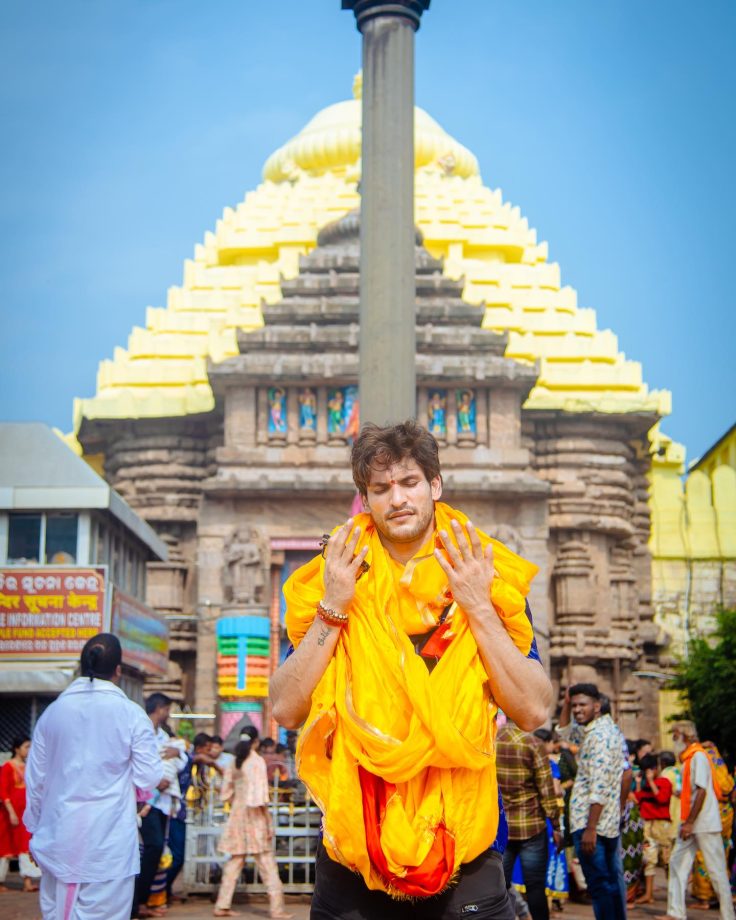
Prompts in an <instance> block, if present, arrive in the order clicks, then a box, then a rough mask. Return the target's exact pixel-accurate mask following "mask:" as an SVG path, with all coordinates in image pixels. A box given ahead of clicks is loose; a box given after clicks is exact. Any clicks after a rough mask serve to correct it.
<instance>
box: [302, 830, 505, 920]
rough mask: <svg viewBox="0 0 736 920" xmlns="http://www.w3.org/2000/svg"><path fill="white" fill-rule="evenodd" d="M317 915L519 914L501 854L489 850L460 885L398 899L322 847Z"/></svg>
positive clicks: (434, 918)
mask: <svg viewBox="0 0 736 920" xmlns="http://www.w3.org/2000/svg"><path fill="white" fill-rule="evenodd" d="M310 917H311V920H409V918H421V920H461V918H462V920H514V906H513V902H512V901H511V898H510V897H509V893H508V891H507V890H506V881H505V879H504V875H503V865H502V863H501V854H500V853H496V852H493V851H491V850H486V852H485V853H481V854H480V856H478V857H476V858H475V859H474V860H473V861H472V862H469V863H466V864H465V865H464V866H463V867H462V868H461V870H460V878H459V880H458V882H457V884H456V885H453V886H452V887H451V888H449V889H448V890H447V891H445V892H443V893H442V894H440V895H436V896H435V897H432V898H423V899H421V900H414V901H396V900H394V899H393V898H390V897H389V896H388V895H387V894H386V893H385V892H383V891H371V890H370V889H368V888H366V886H365V882H364V881H363V879H362V878H361V876H359V875H357V874H356V873H355V872H351V871H350V870H349V869H346V868H345V866H341V865H340V864H339V863H336V862H334V861H333V860H331V859H330V857H329V856H328V855H327V853H326V851H325V849H324V847H323V846H322V844H320V845H319V849H318V850H317V859H316V880H315V885H314V894H313V895H312V910H311V913H310Z"/></svg>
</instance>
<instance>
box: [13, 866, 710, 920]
mask: <svg viewBox="0 0 736 920" xmlns="http://www.w3.org/2000/svg"><path fill="white" fill-rule="evenodd" d="M657 872H658V876H657V884H656V887H655V892H654V897H655V903H654V905H652V906H649V905H647V906H646V907H635V908H629V917H630V918H631V920H652V918H653V917H654V915H655V914H663V913H664V912H665V910H666V909H667V891H666V888H665V878H664V872H663V871H662V870H661V869H659V870H657ZM5 884H6V885H7V886H8V888H10V889H11V890H10V891H8V892H5V893H2V892H0V920H41V911H40V910H39V909H38V896H37V895H35V894H24V893H23V892H22V891H21V890H20V888H21V885H20V879H19V878H18V876H17V874H14V873H13V874H9V876H8V878H7V880H6V882H5ZM286 903H287V910H288V911H289V913H291V914H293V915H294V920H307V918H308V917H309V897H307V896H306V895H294V896H292V897H289V896H287V898H286ZM212 907H213V904H212V901H211V900H210V898H209V897H205V896H201V895H193V896H192V897H190V898H189V900H188V901H187V902H186V903H184V904H177V905H176V906H175V907H172V908H171V910H169V911H168V912H167V917H169V918H171V920H179V918H181V920H210V918H211V917H212ZM233 909H234V910H237V911H240V913H241V917H242V920H268V916H269V914H268V901H267V899H266V897H265V896H262V895H253V896H252V897H250V898H249V897H248V896H247V895H246V894H238V895H237V896H236V899H235V903H234V904H233ZM550 917H551V920H593V911H592V909H591V907H590V906H589V905H588V904H573V903H568V902H565V906H564V909H563V911H562V913H556V912H554V911H553V912H552V913H551V915H550ZM688 918H689V920H709V918H710V920H718V912H717V911H702V910H690V911H689V912H688Z"/></svg>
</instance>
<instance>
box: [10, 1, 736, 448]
mask: <svg viewBox="0 0 736 920" xmlns="http://www.w3.org/2000/svg"><path fill="white" fill-rule="evenodd" d="M3 20H4V22H3V26H4V28H3V30H2V34H1V35H0V117H1V118H2V127H3V131H2V134H3V140H2V143H1V144H0V182H2V189H3V193H2V196H0V243H1V245H0V279H2V293H3V296H2V326H3V340H4V348H3V361H2V364H1V367H2V370H1V371H0V375H1V376H0V418H2V419H5V420H19V419H29V420H30V419H33V420H41V421H45V422H48V423H49V424H52V425H56V426H58V427H60V428H62V429H64V430H69V429H70V428H71V417H72V416H71V412H72V399H73V397H74V396H91V395H93V394H94V391H95V375H96V370H97V364H98V362H99V360H101V359H102V358H105V357H110V356H111V355H112V352H113V349H114V347H115V346H116V345H122V346H125V345H126V343H127V337H128V333H129V332H130V329H131V327H132V326H133V325H136V324H137V325H142V324H143V323H144V321H145V308H146V306H147V305H154V306H157V305H164V304H165V301H166V289H167V288H168V287H169V286H170V285H172V284H177V283H179V282H180V281H181V272H182V262H183V260H184V259H185V258H187V257H189V256H191V254H192V251H193V247H194V244H195V243H196V242H199V241H200V240H201V239H202V237H203V235H204V233H205V231H206V230H208V229H211V228H213V226H214V223H215V221H216V220H217V218H218V217H219V216H220V215H221V212H222V209H223V208H224V207H226V206H233V205H235V204H237V202H238V201H240V200H241V199H242V197H243V196H244V194H245V192H246V191H248V190H249V189H252V188H254V187H255V186H256V185H257V183H258V182H259V181H260V176H261V169H262V166H263V163H264V162H265V160H266V158H267V156H268V155H269V154H270V153H271V152H272V151H273V150H274V149H275V148H276V147H278V146H280V145H281V144H282V143H284V141H286V140H287V139H288V138H289V137H291V136H292V135H293V134H295V133H296V132H297V131H298V130H299V129H300V128H301V127H302V126H303V125H304V124H305V123H306V122H307V121H308V120H309V119H310V118H311V117H312V115H313V114H314V113H315V112H316V111H317V110H319V109H320V108H323V107H324V106H326V105H328V104H330V103H332V102H336V101H339V100H340V99H344V98H348V97H349V96H350V91H351V84H352V78H353V74H354V73H355V71H356V70H357V68H358V66H359V62H360V36H359V34H358V32H357V31H356V30H355V26H354V20H353V17H352V14H349V13H344V12H341V11H340V3H339V0H279V2H276V0H272V2H270V3H263V2H256V0H212V2H210V3H208V4H202V3H197V2H194V0H65V2H64V3H59V2H56V0H34V2H33V3H29V2H27V0H5V2H4V4H3ZM416 61H417V74H416V96H417V103H418V104H419V105H421V106H422V107H424V108H426V109H427V110H428V112H429V113H430V114H431V115H432V116H433V117H434V118H436V119H437V120H438V121H439V122H440V124H442V125H443V127H444V128H445V129H446V130H448V131H449V132H450V133H451V134H453V135H454V136H455V137H457V138H458V140H460V141H461V142H462V143H464V144H465V145H466V146H468V147H469V148H470V149H471V150H472V151H473V152H474V153H475V154H476V156H477V157H478V160H479V163H480V167H481V171H482V174H483V178H484V180H485V182H486V184H487V185H489V186H491V187H492V188H497V187H500V188H501V189H502V190H503V192H504V196H505V198H507V199H508V200H510V201H511V202H513V203H514V204H516V205H519V206H520V208H521V209H522V212H523V213H524V215H525V216H526V217H527V218H528V220H529V222H530V224H531V225H532V226H534V227H536V228H537V230H538V233H539V238H540V239H545V240H547V241H548V242H549V247H550V258H551V259H552V260H554V261H557V262H559V263H560V265H561V268H562V278H563V282H564V283H566V284H570V285H572V286H573V287H575V288H576V289H577V290H578V294H579V304H580V306H589V307H594V308H595V309H596V310H597V314H598V325H599V328H611V329H613V330H614V332H616V333H617V335H618V336H619V343H620V347H621V349H622V350H623V351H624V352H625V353H626V355H627V357H629V358H631V359H634V360H637V361H641V362H642V364H643V368H644V378H645V380H646V381H647V383H648V384H649V385H650V387H652V388H666V389H670V390H672V392H673V403H674V408H673V414H672V415H671V416H670V418H669V419H668V420H667V421H666V422H665V426H664V427H665V430H666V431H667V433H669V434H670V435H671V436H672V437H674V438H675V439H677V440H680V441H683V442H684V443H685V444H686V445H687V448H688V457H689V458H690V459H692V458H694V457H695V456H697V455H698V454H700V453H702V452H703V451H704V450H706V449H707V448H708V447H709V446H710V445H711V444H712V443H713V441H715V440H716V439H717V438H718V437H719V436H720V435H721V434H722V433H723V432H725V430H726V429H727V428H728V427H729V426H730V425H731V424H732V423H733V421H734V415H735V414H736V413H735V412H734V398H733V395H732V394H733V392H734V384H735V383H736V374H735V372H734V342H736V328H735V323H734V306H735V304H734V293H733V290H734V285H733V280H732V266H733V264H734V252H735V251H736V230H735V229H734V218H733V214H734V213H735V212H736V184H735V183H734V146H735V145H734V142H735V141H736V127H735V121H736V120H735V119H734V99H736V63H734V62H735V61H736V4H735V3H733V0H707V2H705V3H699V4H693V3H686V2H682V0H647V2H640V0H598V2H595V3H593V2H590V0H526V2H524V3H520V2H514V0H432V4H431V7H430V10H429V12H428V13H427V14H425V17H424V19H423V22H422V27H421V30H420V32H419V33H418V36H417V48H416Z"/></svg>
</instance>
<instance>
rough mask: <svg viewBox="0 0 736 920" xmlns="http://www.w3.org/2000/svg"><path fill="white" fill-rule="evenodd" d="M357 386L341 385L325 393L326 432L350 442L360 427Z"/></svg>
mask: <svg viewBox="0 0 736 920" xmlns="http://www.w3.org/2000/svg"><path fill="white" fill-rule="evenodd" d="M359 416H360V402H359V400H358V388H357V387H355V386H352V387H342V388H341V389H338V390H330V391H329V393H328V394H327V432H328V434H330V435H331V436H332V437H333V438H337V439H343V438H344V439H345V440H346V441H350V442H352V440H353V438H355V437H356V436H357V434H358V431H359V428H360V418H359Z"/></svg>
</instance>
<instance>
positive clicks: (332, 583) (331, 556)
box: [323, 518, 368, 613]
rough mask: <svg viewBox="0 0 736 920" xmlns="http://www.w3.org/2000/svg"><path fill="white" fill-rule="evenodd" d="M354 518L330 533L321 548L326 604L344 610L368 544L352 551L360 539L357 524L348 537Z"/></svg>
mask: <svg viewBox="0 0 736 920" xmlns="http://www.w3.org/2000/svg"><path fill="white" fill-rule="evenodd" d="M352 526H353V519H352V518H350V519H349V520H348V521H346V522H345V523H344V524H343V525H342V527H341V528H340V529H339V530H338V531H337V532H336V533H334V534H333V535H332V537H330V539H329V540H328V541H327V546H326V547H325V550H324V556H325V571H324V586H325V596H324V600H323V603H324V605H325V607H328V608H330V609H331V610H336V611H337V612H338V613H345V611H346V610H347V608H348V607H349V606H350V602H351V601H352V599H353V596H354V595H355V582H356V581H357V578H358V573H359V572H360V567H361V565H362V564H363V561H364V560H365V557H366V556H367V555H368V546H364V547H363V549H362V550H361V551H360V552H359V553H358V554H357V556H356V555H355V547H356V546H357V545H358V540H360V527H356V528H355V530H354V531H353V535H352V536H351V537H350V540H348V535H349V534H350V528H351V527H352Z"/></svg>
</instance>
